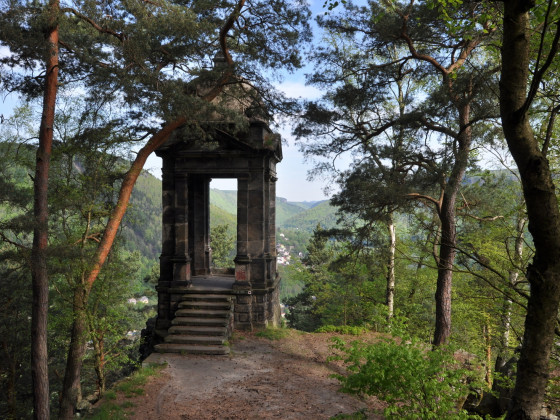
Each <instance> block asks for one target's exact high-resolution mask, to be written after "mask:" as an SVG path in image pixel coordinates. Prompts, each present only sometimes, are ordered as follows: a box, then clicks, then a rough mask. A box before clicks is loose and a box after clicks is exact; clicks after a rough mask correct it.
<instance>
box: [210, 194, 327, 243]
mask: <svg viewBox="0 0 560 420" xmlns="http://www.w3.org/2000/svg"><path fill="white" fill-rule="evenodd" d="M210 202H211V204H212V205H213V206H215V208H219V209H221V210H223V211H225V212H227V213H230V214H233V215H235V214H236V211H237V192H236V191H232V190H217V189H212V190H211V193H210ZM335 213H336V209H335V208H334V207H332V206H331V205H330V204H329V202H328V200H323V201H288V200H287V199H285V198H282V197H276V226H277V227H280V228H293V229H296V228H298V229H302V230H305V231H308V232H310V233H311V232H312V231H313V229H315V227H316V226H317V224H318V223H320V224H321V226H323V227H325V228H330V227H333V226H335V225H336V215H335ZM233 221H234V223H235V219H234V220H233Z"/></svg>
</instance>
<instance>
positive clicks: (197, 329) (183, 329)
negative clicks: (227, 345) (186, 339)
mask: <svg viewBox="0 0 560 420" xmlns="http://www.w3.org/2000/svg"><path fill="white" fill-rule="evenodd" d="M204 319H208V318H204ZM226 333H227V330H226V328H225V326H220V327H208V326H203V325H202V326H201V325H174V326H172V327H169V334H189V335H218V336H225V335H226Z"/></svg>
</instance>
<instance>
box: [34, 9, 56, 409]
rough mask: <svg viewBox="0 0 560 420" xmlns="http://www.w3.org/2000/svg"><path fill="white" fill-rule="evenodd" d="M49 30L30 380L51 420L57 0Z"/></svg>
mask: <svg viewBox="0 0 560 420" xmlns="http://www.w3.org/2000/svg"><path fill="white" fill-rule="evenodd" d="M48 11H49V14H50V15H49V24H50V26H49V28H48V32H47V42H46V45H47V51H46V52H45V56H46V57H47V59H46V63H45V64H46V75H45V90H44V96H43V113H42V115H41V126H40V128H39V147H38V149H37V156H36V165H35V178H34V181H33V194H34V203H33V213H34V223H35V226H34V229H33V246H32V250H31V280H32V289H33V306H32V313H31V377H32V381H33V418H35V419H40V420H44V419H48V418H49V416H50V404H49V400H50V394H49V372H48V349H47V313H48V306H49V305H48V301H49V279H48V272H47V245H48V203H47V190H48V182H49V164H50V157H51V148H52V141H53V125H54V110H55V104H56V94H57V83H58V25H57V23H56V22H57V15H58V12H59V3H58V0H51V1H50V2H49V6H48Z"/></svg>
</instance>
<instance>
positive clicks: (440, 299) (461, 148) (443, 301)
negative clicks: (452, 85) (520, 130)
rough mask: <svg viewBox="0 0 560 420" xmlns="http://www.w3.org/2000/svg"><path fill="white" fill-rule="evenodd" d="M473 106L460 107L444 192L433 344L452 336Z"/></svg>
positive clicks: (438, 344) (445, 341) (443, 341)
mask: <svg viewBox="0 0 560 420" xmlns="http://www.w3.org/2000/svg"><path fill="white" fill-rule="evenodd" d="M469 115H470V105H469V104H465V105H463V106H462V107H461V108H460V109H459V125H460V127H461V129H460V134H459V135H458V138H457V140H456V142H457V145H458V147H457V151H456V152H455V163H454V165H453V169H452V170H451V174H450V175H449V179H448V182H447V184H446V186H445V190H444V192H443V197H442V200H441V207H440V211H439V219H440V222H441V240H440V242H441V243H440V248H439V256H438V277H437V285H436V326H435V331H434V340H433V345H434V346H440V345H444V344H447V343H449V337H450V336H451V290H452V282H453V264H454V262H455V255H456V246H457V227H456V204H457V195H458V193H459V188H460V187H461V183H462V182H463V178H464V177H465V172H466V170H467V165H468V158H469V153H470V145H471V129H470V125H469Z"/></svg>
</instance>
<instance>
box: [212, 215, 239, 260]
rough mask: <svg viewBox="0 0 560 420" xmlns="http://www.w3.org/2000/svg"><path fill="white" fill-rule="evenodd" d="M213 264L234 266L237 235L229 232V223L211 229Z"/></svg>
mask: <svg viewBox="0 0 560 420" xmlns="http://www.w3.org/2000/svg"><path fill="white" fill-rule="evenodd" d="M210 244H211V247H212V264H213V265H214V267H217V268H229V267H233V266H234V262H233V257H234V256H235V237H234V236H233V235H232V234H231V233H230V232H229V225H218V226H212V227H211V229H210Z"/></svg>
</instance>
